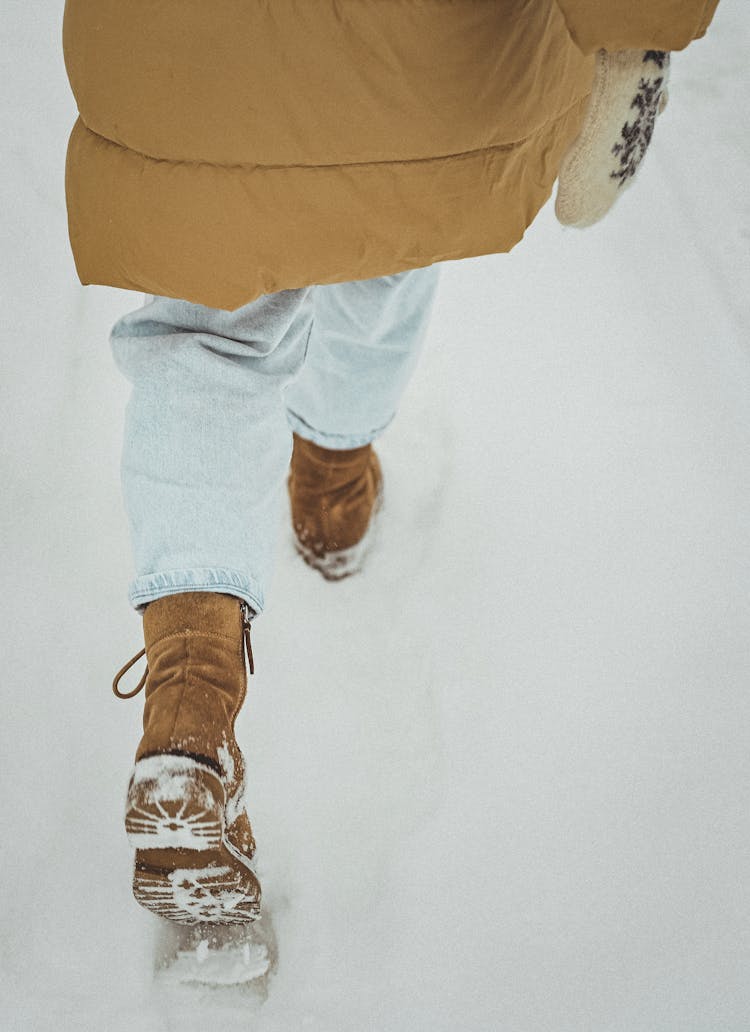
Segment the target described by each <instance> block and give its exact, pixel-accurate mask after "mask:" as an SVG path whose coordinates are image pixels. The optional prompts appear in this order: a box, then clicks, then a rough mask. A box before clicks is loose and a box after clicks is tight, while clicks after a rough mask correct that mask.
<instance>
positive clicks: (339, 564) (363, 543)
mask: <svg viewBox="0 0 750 1032" xmlns="http://www.w3.org/2000/svg"><path fill="white" fill-rule="evenodd" d="M382 506H383V490H382V488H381V489H380V490H379V491H378V494H377V496H376V498H375V501H374V503H373V507H372V513H371V514H370V522H369V524H368V526H367V530H366V531H365V533H364V534H363V535H362V537H361V538H360V539H359V541H358V542H357V543H356V545H352V546H351V548H342V549H340V550H339V551H337V552H326V553H325V554H324V555H319V554H318V553H317V552H315V551H314V549H312V548H309V547H308V546H307V545H303V544H302V542H301V541H300V540H299V538H298V537H297V536H296V535H295V536H294V547H295V548H296V550H297V554H298V555H300V556H301V557H302V558H303V559H304V561H305V562H306V563H307V565H308V566H312V568H313V569H314V570H317V571H318V573H320V574H322V576H323V577H324V578H325V579H326V580H330V581H338V580H343V579H344V578H345V577H351V576H352V574H355V573H360V572H361V570H362V567H363V566H364V564H365V562H366V560H367V557H368V555H369V554H370V552H371V551H372V548H373V545H374V544H375V537H376V531H377V524H378V519H377V517H378V514H379V512H380V510H381V508H382Z"/></svg>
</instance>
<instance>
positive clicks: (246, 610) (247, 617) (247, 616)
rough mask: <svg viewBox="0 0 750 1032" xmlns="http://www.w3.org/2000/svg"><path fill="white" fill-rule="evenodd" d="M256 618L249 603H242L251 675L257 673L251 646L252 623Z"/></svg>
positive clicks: (244, 632) (243, 629)
mask: <svg viewBox="0 0 750 1032" xmlns="http://www.w3.org/2000/svg"><path fill="white" fill-rule="evenodd" d="M253 616H255V613H253V611H252V609H251V608H250V606H249V605H248V604H247V602H242V634H243V637H244V639H245V649H246V651H247V661H248V664H249V668H250V673H251V674H254V673H255V663H254V662H253V647H252V645H251V644H250V622H251V620H252V618H253Z"/></svg>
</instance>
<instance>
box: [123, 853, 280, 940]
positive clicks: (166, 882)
mask: <svg viewBox="0 0 750 1032" xmlns="http://www.w3.org/2000/svg"><path fill="white" fill-rule="evenodd" d="M187 859H189V857H186V860H187ZM230 859H231V858H230ZM210 860H211V861H213V862H209V863H208V864H207V865H206V866H203V867H192V866H186V867H175V868H169V867H157V866H151V863H150V854H144V853H142V852H139V853H137V854H136V860H135V871H134V874H133V895H134V896H135V898H136V900H137V901H138V902H139V903H140V904H141V906H143V907H146V909H147V910H151V911H152V912H153V913H155V914H158V915H159V917H165V918H167V919H168V920H169V921H175V922H177V923H178V924H198V923H200V922H205V923H207V924H249V923H250V922H251V921H255V920H256V919H257V918H258V917H259V916H260V891H259V888H258V882H257V881H256V879H255V877H254V875H253V874H252V872H251V871H250V870H249V869H246V868H243V867H241V866H240V865H238V864H231V862H230V863H222V856H221V854H220V852H219V851H217V853H216V854H215V855H213V856H211V858H210Z"/></svg>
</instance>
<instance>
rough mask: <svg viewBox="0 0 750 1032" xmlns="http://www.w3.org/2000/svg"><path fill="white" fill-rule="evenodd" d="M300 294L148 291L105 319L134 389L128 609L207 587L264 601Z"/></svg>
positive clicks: (286, 451)
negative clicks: (221, 298) (219, 302)
mask: <svg viewBox="0 0 750 1032" xmlns="http://www.w3.org/2000/svg"><path fill="white" fill-rule="evenodd" d="M310 295H311V288H305V289H302V290H287V291H281V292H279V293H276V294H270V295H267V296H265V297H261V298H259V299H258V300H257V301H254V302H252V303H251V304H248V305H245V306H244V307H243V308H240V309H238V310H237V311H234V312H226V311H221V310H218V309H211V308H206V307H203V306H202V305H195V304H191V303H189V302H186V301H177V300H173V299H171V298H154V299H153V300H152V301H151V302H150V303H147V304H146V305H145V306H144V307H143V308H141V309H139V310H138V311H136V312H133V313H132V314H129V315H126V316H124V317H123V318H122V319H120V320H119V322H118V323H117V324H116V325H115V327H114V329H113V331H112V336H111V344H112V350H113V354H114V357H115V361H116V363H117V365H118V367H119V368H120V370H121V371H122V372H123V373H124V375H125V376H126V377H127V378H128V379H129V380H130V381H131V383H132V385H133V391H132V395H131V398H130V401H129V403H128V406H127V411H126V422H125V434H124V445H123V453H122V484H123V496H124V500H125V507H126V510H127V514H128V518H129V523H130V529H131V537H132V544H133V554H134V564H135V573H136V577H135V580H134V581H133V583H132V585H131V588H130V601H131V603H132V604H133V605H134V606H135V607H137V608H139V609H141V608H142V607H143V606H145V605H146V604H147V603H148V602H151V601H153V600H154V599H157V598H160V597H162V596H164V595H170V594H174V593H177V592H181V591H214V592H226V593H230V594H233V595H235V596H237V597H239V598H241V599H243V600H244V601H245V602H246V603H247V604H248V605H249V606H250V607H251V608H252V609H253V610H254V612H256V613H257V612H259V611H260V610H261V609H262V608H263V605H264V593H265V584H266V582H267V579H268V574H269V571H270V567H271V562H272V547H273V538H274V535H275V531H276V525H277V524H276V520H277V514H278V508H277V507H278V504H279V500H280V497H281V488H282V486H283V482H284V477H285V475H286V471H287V467H288V464H289V456H290V454H291V441H292V438H291V433H290V432H289V428H288V425H287V422H286V418H285V411H284V405H283V402H282V390H283V388H284V386H285V385H286V384H287V383H288V382H289V381H290V379H291V378H292V377H293V376H294V375H295V374H296V373H297V372H298V371H299V369H300V368H301V366H302V362H303V360H304V356H305V350H306V346H307V341H308V337H309V333H310V325H311V319H312V312H311V296H310Z"/></svg>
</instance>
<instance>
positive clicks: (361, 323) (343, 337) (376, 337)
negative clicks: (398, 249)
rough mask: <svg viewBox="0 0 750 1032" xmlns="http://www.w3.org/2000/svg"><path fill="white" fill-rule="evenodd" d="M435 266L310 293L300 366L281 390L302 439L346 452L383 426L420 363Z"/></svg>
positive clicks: (369, 439) (371, 438)
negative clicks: (305, 344)
mask: <svg viewBox="0 0 750 1032" xmlns="http://www.w3.org/2000/svg"><path fill="white" fill-rule="evenodd" d="M439 268H440V267H439V266H438V265H431V266H428V267H427V268H423V269H412V270H409V271H407V272H401V273H398V274H397V275H395V276H380V277H378V278H376V279H369V280H354V281H352V282H349V283H334V284H330V285H325V286H317V287H316V288H315V291H314V294H313V299H312V300H313V311H314V321H313V327H312V332H311V334H310V342H309V346H308V352H307V358H306V360H305V365H304V368H303V370H302V372H301V374H300V375H299V376H298V377H297V378H296V379H295V380H294V381H293V383H292V384H291V385H290V386H289V387H288V388H287V390H286V392H285V400H286V406H287V410H288V415H289V422H290V425H291V427H292V429H293V430H294V432H295V433H296V434H297V435H298V436H299V437H302V438H304V439H305V440H307V441H312V442H314V443H315V444H318V445H321V446H322V447H324V448H329V449H334V450H338V449H347V450H348V449H353V448H358V447H360V446H362V445H365V444H369V443H371V442H372V441H374V440H375V439H376V438H377V437H378V436H379V435H380V434H381V433H382V432H383V430H384V429H385V428H386V427H387V426H388V424H389V423H390V422H391V420H392V419H393V417H394V415H395V414H396V411H397V409H398V406H399V402H400V400H401V396H402V394H403V392H404V390H405V389H406V386H407V384H408V382H409V380H410V378H411V375H412V373H413V372H414V369H415V366H416V364H417V360H418V358H419V354H420V351H421V347H422V344H423V342H424V337H425V331H426V329H427V324H428V322H429V318H430V312H431V310H432V303H433V299H434V296H435V290H436V287H437V282H438V277H439Z"/></svg>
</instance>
